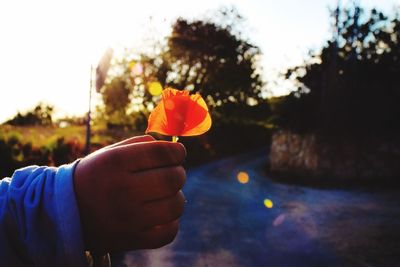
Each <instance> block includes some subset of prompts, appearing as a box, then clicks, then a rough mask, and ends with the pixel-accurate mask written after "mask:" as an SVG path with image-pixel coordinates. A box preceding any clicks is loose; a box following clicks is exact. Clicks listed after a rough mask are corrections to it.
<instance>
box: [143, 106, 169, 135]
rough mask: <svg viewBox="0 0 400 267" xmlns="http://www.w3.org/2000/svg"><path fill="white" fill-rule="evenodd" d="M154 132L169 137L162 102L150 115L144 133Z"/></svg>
mask: <svg viewBox="0 0 400 267" xmlns="http://www.w3.org/2000/svg"><path fill="white" fill-rule="evenodd" d="M149 132H156V133H160V134H164V135H169V133H168V131H167V116H166V114H165V108H164V102H163V101H160V103H158V105H157V106H156V107H155V108H154V109H153V111H152V112H151V113H150V116H149V120H148V125H147V129H146V133H149Z"/></svg>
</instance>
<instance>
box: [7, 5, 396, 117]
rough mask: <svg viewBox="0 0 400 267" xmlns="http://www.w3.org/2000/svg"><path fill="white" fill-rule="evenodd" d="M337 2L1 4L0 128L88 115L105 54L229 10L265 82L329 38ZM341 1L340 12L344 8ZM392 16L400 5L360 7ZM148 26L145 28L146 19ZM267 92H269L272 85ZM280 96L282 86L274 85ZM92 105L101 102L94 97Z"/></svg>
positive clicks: (295, 63)
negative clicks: (51, 112) (92, 84)
mask: <svg viewBox="0 0 400 267" xmlns="http://www.w3.org/2000/svg"><path fill="white" fill-rule="evenodd" d="M337 2H338V0H301V1H298V0H279V1H278V0H201V1H187V0H186V1H184V0H169V1H154V0H153V1H152V0H146V1H133V0H112V1H111V0H107V1H102V0H86V1H83V0H69V1H57V0H35V1H32V0H13V1H3V0H2V1H0V122H1V121H4V120H6V119H8V118H11V117H12V116H13V115H15V114H16V112H17V111H22V112H23V111H25V110H27V109H30V108H32V107H34V106H35V105H36V104H37V103H38V102H39V101H43V102H45V103H49V104H52V105H54V106H55V107H56V112H57V115H58V116H64V115H82V114H84V113H85V112H86V110H87V107H88V95H89V93H88V91H89V81H90V66H91V65H94V66H96V64H97V63H98V61H99V58H100V57H101V55H102V53H103V52H104V51H105V50H106V48H107V47H109V46H110V47H113V48H115V49H116V50H117V51H118V49H121V48H122V47H140V46H141V45H142V43H141V40H143V38H146V37H152V35H153V36H154V35H155V36H157V37H160V38H162V37H163V36H165V35H167V34H168V33H169V31H170V29H171V25H172V23H173V22H174V20H175V19H176V18H177V17H183V18H189V19H190V18H202V17H204V16H205V15H207V14H210V12H212V11H213V10H216V9H217V8H219V7H221V6H232V5H233V6H235V7H236V8H237V10H238V11H239V13H240V14H241V15H243V16H244V17H245V18H246V26H247V29H248V37H249V39H250V41H251V42H253V43H254V44H256V45H258V46H259V47H260V48H261V50H262V53H263V56H262V60H261V66H262V67H263V69H264V75H265V79H266V80H267V81H268V80H273V79H274V76H275V75H276V74H277V73H279V72H280V71H283V70H284V69H285V68H287V67H290V66H294V65H297V64H301V63H302V61H303V59H304V57H305V56H306V54H307V52H308V51H309V50H310V49H314V50H317V49H319V48H320V47H321V46H322V45H323V44H324V42H325V41H326V40H327V39H328V38H329V37H330V24H329V23H330V21H329V11H328V7H334V6H335V5H336V3H337ZM348 2H349V0H348V1H346V0H342V1H341V3H342V4H346V3H348ZM358 2H359V3H360V4H361V5H362V6H363V7H365V8H372V7H377V8H378V9H380V10H383V11H385V12H386V13H390V12H391V11H392V10H393V8H394V7H396V6H400V0H358ZM150 17H151V18H152V19H151V20H150V19H149V18H150ZM270 86H271V85H270ZM271 89H273V90H274V93H276V94H282V93H284V92H285V90H286V88H285V84H278V85H274V86H273V88H271ZM95 97H97V98H98V97H99V96H96V95H95Z"/></svg>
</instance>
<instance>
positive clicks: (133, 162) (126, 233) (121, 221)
mask: <svg viewBox="0 0 400 267" xmlns="http://www.w3.org/2000/svg"><path fill="white" fill-rule="evenodd" d="M185 156H186V152H185V148H184V146H183V145H182V144H180V143H171V142H164V141H155V140H154V138H152V137H151V136H138V137H133V138H130V139H127V140H124V141H122V142H120V143H117V144H114V145H111V146H108V147H105V148H103V149H100V150H98V151H96V152H94V153H92V154H90V155H89V156H87V157H85V158H83V159H82V160H81V161H80V162H79V163H78V165H77V166H76V169H75V173H74V184H75V192H76V198H77V202H78V206H79V211H80V216H81V221H82V226H83V227H82V228H83V233H84V240H85V245H86V249H87V250H92V251H96V252H100V253H102V252H112V251H121V250H132V249H143V248H158V247H161V246H164V245H166V244H168V243H170V242H172V241H173V239H174V238H175V236H176V234H177V232H178V219H179V217H180V216H181V215H182V213H183V206H184V196H183V194H182V192H181V191H180V189H181V188H182V187H183V184H184V182H185V179H186V175H185V170H184V169H183V167H182V166H181V164H182V163H183V161H184V158H185Z"/></svg>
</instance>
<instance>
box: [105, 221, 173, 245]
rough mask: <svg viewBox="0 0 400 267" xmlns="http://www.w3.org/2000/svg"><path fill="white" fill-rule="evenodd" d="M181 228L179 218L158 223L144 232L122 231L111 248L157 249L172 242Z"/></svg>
mask: <svg viewBox="0 0 400 267" xmlns="http://www.w3.org/2000/svg"><path fill="white" fill-rule="evenodd" d="M178 230H179V222H178V220H176V221H172V222H170V223H167V224H164V225H158V226H156V227H153V228H151V229H148V230H146V231H143V232H139V233H137V232H134V233H132V234H129V233H128V234H127V233H126V232H125V233H121V234H120V237H118V238H117V239H116V240H115V241H116V242H117V244H114V246H113V248H112V249H111V250H117V251H121V250H133V249H155V248H160V247H162V246H165V245H167V244H169V243H171V242H172V241H173V240H174V239H175V237H176V235H177V234H178Z"/></svg>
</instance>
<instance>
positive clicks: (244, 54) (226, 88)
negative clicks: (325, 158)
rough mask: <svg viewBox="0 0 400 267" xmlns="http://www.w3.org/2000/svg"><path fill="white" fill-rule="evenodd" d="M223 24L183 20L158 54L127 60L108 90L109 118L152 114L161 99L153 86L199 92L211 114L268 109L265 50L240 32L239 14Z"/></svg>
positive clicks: (105, 94)
mask: <svg viewBox="0 0 400 267" xmlns="http://www.w3.org/2000/svg"><path fill="white" fill-rule="evenodd" d="M219 18H220V21H224V23H218V22H216V21H211V20H193V21H189V20H187V19H183V18H180V19H178V20H177V21H176V22H175V23H174V24H173V26H172V31H171V34H170V35H169V36H167V38H166V40H165V42H164V43H162V44H159V45H156V48H155V51H156V52H155V53H147V54H140V55H136V59H135V60H132V59H131V58H135V56H132V55H127V56H126V57H124V58H123V59H122V60H120V61H119V62H118V63H117V64H116V65H114V66H113V68H114V73H116V75H114V79H111V81H110V82H109V83H107V84H106V86H105V87H103V90H102V95H103V100H104V104H105V111H106V114H108V115H110V114H118V116H119V117H120V118H123V116H124V114H125V115H126V114H129V113H130V112H131V113H134V114H142V115H143V114H146V113H147V112H148V111H150V110H151V109H152V108H153V107H154V105H155V103H156V102H157V101H158V99H159V96H155V95H152V94H151V90H149V89H150V88H149V86H150V84H151V83H152V82H153V83H154V82H158V83H160V84H161V86H162V87H164V88H165V87H174V88H176V89H187V90H190V91H191V92H193V93H195V92H199V93H201V94H202V96H203V97H204V98H205V100H206V102H207V103H208V105H209V106H210V108H211V109H214V108H217V107H218V108H220V107H222V106H224V105H226V104H229V105H231V104H234V105H238V106H244V107H246V106H250V105H255V104H257V103H259V102H263V104H264V105H266V104H265V101H264V100H262V99H261V98H260V91H261V88H262V87H263V84H264V83H263V80H262V78H261V75H260V68H259V65H258V60H259V57H260V54H261V52H260V50H259V48H258V47H256V46H255V45H253V44H251V43H250V42H249V41H248V40H247V39H246V38H245V37H244V35H243V34H242V33H241V32H240V30H239V28H240V27H239V26H240V24H241V23H242V21H241V20H242V18H241V16H240V15H238V14H237V12H236V11H235V10H224V11H221V15H220V17H219ZM224 18H225V19H224ZM138 66H139V67H138ZM137 68H139V70H138V69H137ZM117 92H119V93H118V97H116V96H114V94H116V93H117ZM140 112H141V113H140Z"/></svg>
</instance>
